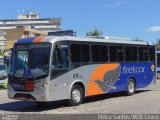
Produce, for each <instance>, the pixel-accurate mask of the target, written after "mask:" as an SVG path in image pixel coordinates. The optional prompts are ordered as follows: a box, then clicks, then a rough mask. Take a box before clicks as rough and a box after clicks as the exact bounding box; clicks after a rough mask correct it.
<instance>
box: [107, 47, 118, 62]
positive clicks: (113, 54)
mask: <svg viewBox="0 0 160 120" xmlns="http://www.w3.org/2000/svg"><path fill="white" fill-rule="evenodd" d="M109 54H110V61H111V62H114V61H117V59H116V56H117V50H116V46H110V47H109Z"/></svg>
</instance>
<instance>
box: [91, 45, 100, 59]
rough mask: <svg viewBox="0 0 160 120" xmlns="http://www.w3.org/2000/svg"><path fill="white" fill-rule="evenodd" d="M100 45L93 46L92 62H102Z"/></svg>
mask: <svg viewBox="0 0 160 120" xmlns="http://www.w3.org/2000/svg"><path fill="white" fill-rule="evenodd" d="M100 58H101V55H100V45H92V62H100Z"/></svg>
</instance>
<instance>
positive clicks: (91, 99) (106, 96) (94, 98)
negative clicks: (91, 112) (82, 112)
mask: <svg viewBox="0 0 160 120" xmlns="http://www.w3.org/2000/svg"><path fill="white" fill-rule="evenodd" d="M148 91H151V90H137V91H136V92H135V94H139V93H143V92H148ZM124 96H126V97H127V95H126V94H125V92H118V93H109V94H103V95H96V96H91V97H87V98H86V99H85V100H84V102H83V103H84V104H85V103H90V102H95V101H101V100H105V99H111V98H116V97H124Z"/></svg>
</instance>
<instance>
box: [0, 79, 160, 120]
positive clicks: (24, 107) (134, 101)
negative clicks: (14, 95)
mask: <svg viewBox="0 0 160 120" xmlns="http://www.w3.org/2000/svg"><path fill="white" fill-rule="evenodd" d="M159 103H160V80H158V81H157V83H156V84H153V83H152V84H151V85H150V86H148V87H146V88H143V89H139V90H136V93H135V94H134V95H133V96H125V95H124V94H123V93H114V94H106V95H99V96H93V97H89V98H86V99H85V100H84V102H83V104H81V105H80V106H75V107H70V106H68V105H67V104H66V102H65V101H56V102H51V103H49V104H48V105H46V106H38V105H36V104H35V103H34V102H27V101H17V100H11V99H8V97H7V90H5V89H1V90H0V113H1V114H18V115H20V114H21V115H24V116H25V115H28V114H30V115H31V116H32V115H35V116H36V118H38V117H40V116H39V115H42V116H43V117H44V116H47V117H46V120H47V118H48V117H49V116H50V117H51V116H53V115H54V118H57V119H58V118H59V117H62V118H63V116H65V117H64V118H66V119H67V116H68V115H72V116H74V117H76V116H75V115H77V114H78V115H81V114H86V117H91V116H87V114H95V115H96V114H160V104H159ZM48 115H49V116H48ZM24 116H23V117H24ZM31 116H28V117H31ZM55 116H56V117H55ZM43 117H40V118H43ZM68 117H69V116H68ZM74 117H73V118H74ZM83 117H84V116H83ZM92 117H93V116H92ZM24 118H26V117H24ZM40 118H39V119H40ZM76 118H77V117H76ZM96 118H97V117H96ZM87 119H88V118H87Z"/></svg>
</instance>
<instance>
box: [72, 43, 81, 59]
mask: <svg viewBox="0 0 160 120" xmlns="http://www.w3.org/2000/svg"><path fill="white" fill-rule="evenodd" d="M80 56H81V51H80V45H79V44H71V61H72V62H80V61H81V58H80Z"/></svg>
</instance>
